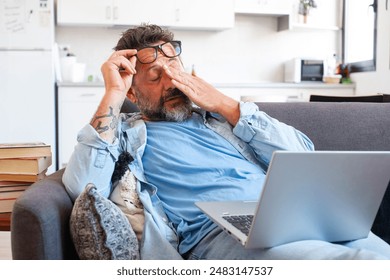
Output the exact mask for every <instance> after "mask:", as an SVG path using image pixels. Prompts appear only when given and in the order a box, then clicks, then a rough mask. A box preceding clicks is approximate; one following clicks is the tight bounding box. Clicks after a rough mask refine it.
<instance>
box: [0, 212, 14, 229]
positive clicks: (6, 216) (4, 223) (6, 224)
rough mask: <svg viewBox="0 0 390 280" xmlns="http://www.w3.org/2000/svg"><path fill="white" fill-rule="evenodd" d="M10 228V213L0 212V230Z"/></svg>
mask: <svg viewBox="0 0 390 280" xmlns="http://www.w3.org/2000/svg"><path fill="white" fill-rule="evenodd" d="M10 230H11V213H0V231H10Z"/></svg>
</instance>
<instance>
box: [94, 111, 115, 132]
mask: <svg viewBox="0 0 390 280" xmlns="http://www.w3.org/2000/svg"><path fill="white" fill-rule="evenodd" d="M109 109H110V112H109V113H108V114H106V115H101V116H95V117H94V118H93V120H92V122H91V124H92V125H93V126H94V127H95V129H96V131H97V132H98V133H99V134H101V133H103V132H106V131H108V130H109V129H112V130H115V129H116V128H117V127H118V117H117V116H116V115H115V114H114V109H113V108H112V107H111V106H110V107H109ZM104 118H111V121H110V123H109V124H107V125H104V126H102V124H103V122H102V121H101V119H104ZM95 122H97V125H94V123H95Z"/></svg>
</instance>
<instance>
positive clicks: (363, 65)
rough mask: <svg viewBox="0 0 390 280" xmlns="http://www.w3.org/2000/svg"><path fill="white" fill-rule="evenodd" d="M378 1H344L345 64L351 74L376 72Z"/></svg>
mask: <svg viewBox="0 0 390 280" xmlns="http://www.w3.org/2000/svg"><path fill="white" fill-rule="evenodd" d="M377 8H378V0H358V1H356V0H344V9H343V11H344V16H343V62H344V63H345V64H348V65H350V72H365V71H375V69H376V37H377Z"/></svg>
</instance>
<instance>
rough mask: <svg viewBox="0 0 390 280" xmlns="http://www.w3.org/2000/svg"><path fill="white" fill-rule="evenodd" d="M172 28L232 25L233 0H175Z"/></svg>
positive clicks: (209, 27) (225, 26) (223, 27)
mask: <svg viewBox="0 0 390 280" xmlns="http://www.w3.org/2000/svg"><path fill="white" fill-rule="evenodd" d="M172 27H173V28H184V29H226V28H233V27H234V0H197V1H194V0H176V1H175V22H174V24H173V26H172Z"/></svg>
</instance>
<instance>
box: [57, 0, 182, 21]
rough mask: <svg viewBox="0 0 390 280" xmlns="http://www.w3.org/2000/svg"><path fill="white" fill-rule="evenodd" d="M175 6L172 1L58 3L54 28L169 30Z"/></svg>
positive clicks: (72, 0)
mask: <svg viewBox="0 0 390 280" xmlns="http://www.w3.org/2000/svg"><path fill="white" fill-rule="evenodd" d="M174 4H175V2H174V0H165V1H155V0H142V1H138V0H82V1H79V0H58V3H57V24H58V25H75V26H77V25H91V26H99V25H102V26H111V25H139V24H141V23H144V22H150V23H155V24H158V25H161V26H169V25H171V24H173V23H174V16H175V11H174V9H175V8H174Z"/></svg>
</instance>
